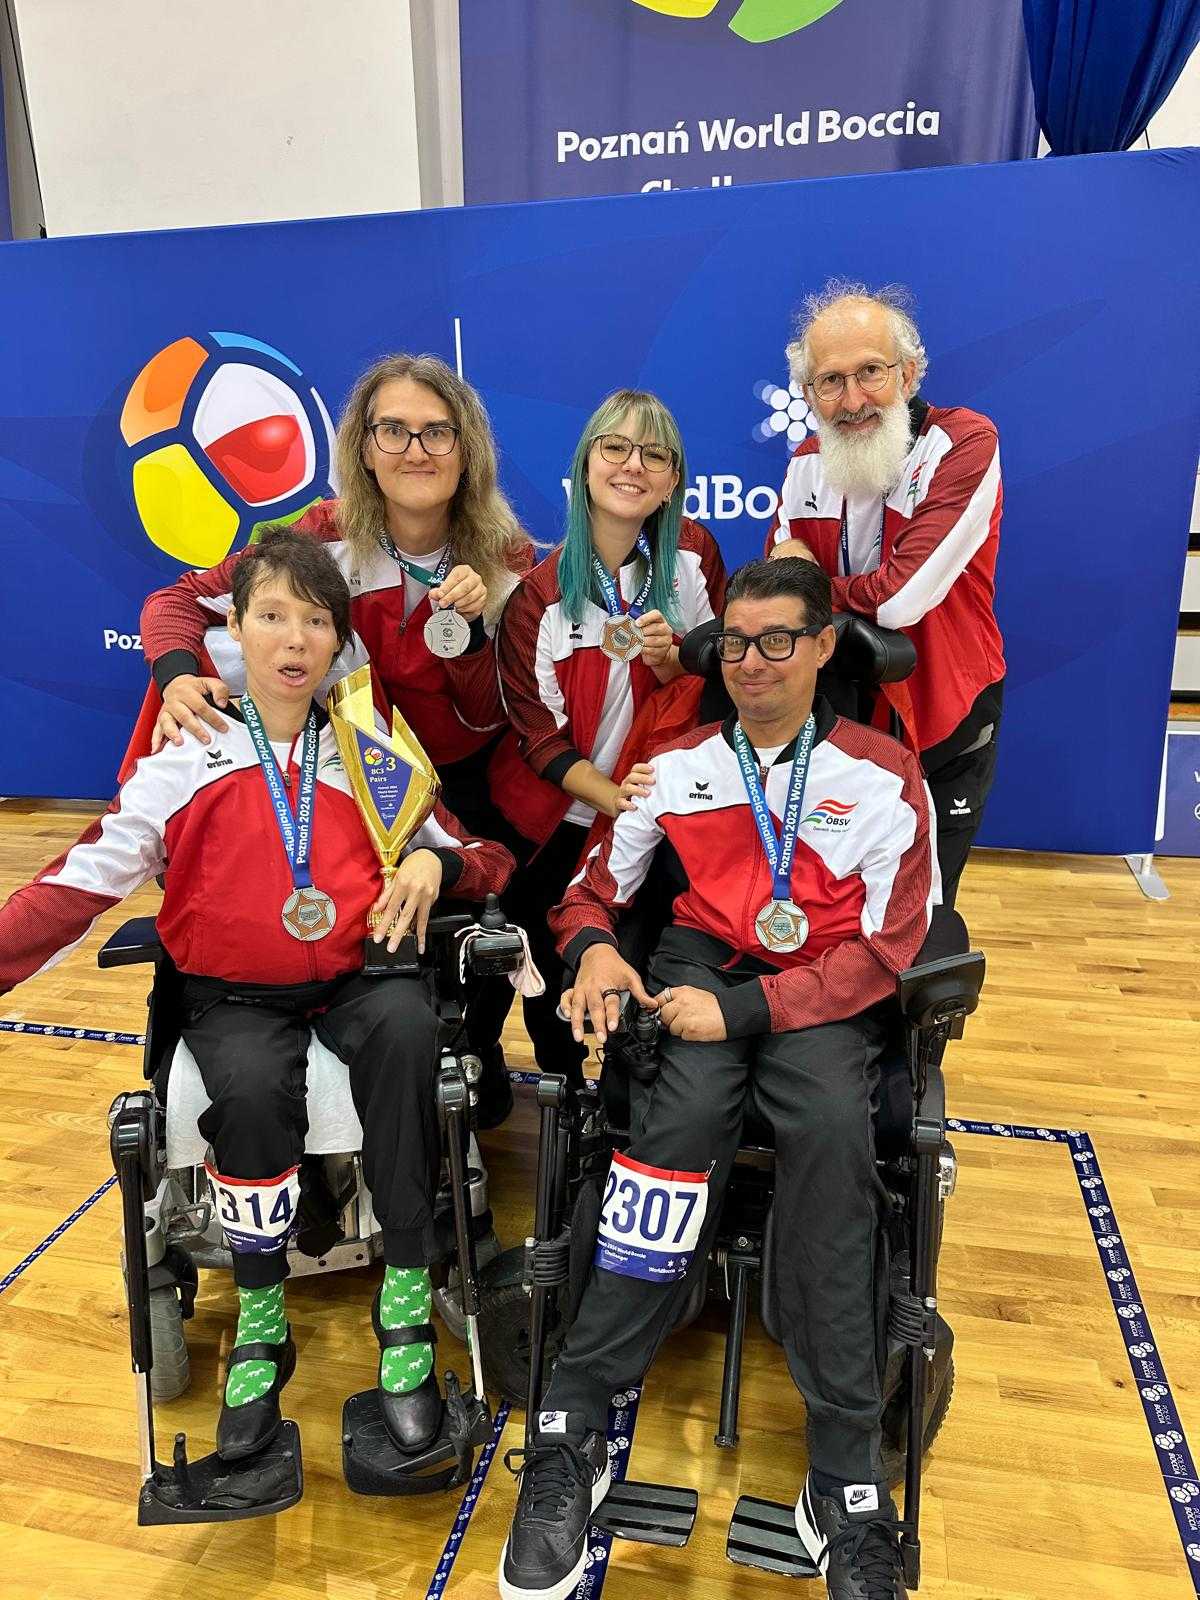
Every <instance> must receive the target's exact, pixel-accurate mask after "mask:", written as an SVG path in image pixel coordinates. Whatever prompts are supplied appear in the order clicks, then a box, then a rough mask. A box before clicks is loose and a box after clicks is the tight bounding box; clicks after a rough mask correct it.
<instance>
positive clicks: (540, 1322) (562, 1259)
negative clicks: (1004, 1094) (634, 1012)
mask: <svg viewBox="0 0 1200 1600" xmlns="http://www.w3.org/2000/svg"><path fill="white" fill-rule="evenodd" d="M984 974H985V959H984V957H983V955H982V954H981V953H980V952H978V951H967V952H965V953H963V954H959V955H951V956H946V957H941V958H938V959H934V960H930V961H927V962H923V963H920V964H918V965H916V966H914V967H912V968H910V969H909V970H908V971H906V972H904V973H902V974H901V975H900V977H899V978H898V980H897V1000H898V1002H899V1010H900V1015H901V1017H902V1019H903V1023H904V1026H905V1031H906V1039H905V1044H906V1051H905V1054H906V1064H907V1068H908V1078H909V1086H910V1089H911V1094H912V1108H911V1119H910V1124H909V1133H908V1143H907V1149H906V1151H905V1152H904V1153H903V1154H902V1155H901V1156H900V1157H899V1158H898V1161H897V1162H896V1163H895V1165H896V1168H897V1171H898V1172H900V1173H901V1174H902V1175H903V1176H906V1177H907V1178H908V1180H909V1185H908V1195H907V1197H905V1202H906V1204H907V1207H908V1214H907V1223H908V1228H909V1235H908V1270H907V1282H906V1285H905V1286H904V1288H903V1289H902V1290H901V1292H899V1293H897V1291H896V1287H895V1285H894V1283H893V1284H891V1285H889V1315H888V1328H887V1331H888V1339H889V1344H891V1343H893V1342H895V1343H897V1344H898V1345H899V1346H900V1347H901V1349H902V1351H906V1358H905V1359H904V1361H903V1367H902V1371H901V1375H900V1381H901V1383H902V1384H906V1386H907V1429H906V1433H907V1438H906V1442H905V1452H904V1457H905V1459H904V1516H903V1518H902V1519H901V1521H900V1524H899V1527H900V1549H901V1558H902V1562H903V1570H904V1577H905V1582H906V1584H907V1586H908V1587H909V1588H912V1589H916V1588H918V1587H919V1585H920V1572H921V1547H920V1506H921V1477H922V1466H923V1452H924V1447H925V1444H926V1442H927V1441H926V1427H927V1423H928V1420H929V1418H928V1412H927V1395H928V1390H929V1375H930V1370H931V1366H932V1363H933V1361H934V1358H935V1354H936V1352H937V1350H938V1347H939V1343H940V1342H941V1341H939V1326H940V1327H941V1328H944V1327H945V1324H944V1323H940V1319H939V1316H938V1302H937V1260H938V1250H939V1246H940V1236H941V1227H940V1219H941V1204H942V1201H943V1200H944V1199H945V1198H946V1197H947V1196H948V1195H949V1193H950V1192H952V1190H953V1182H954V1172H955V1164H954V1153H953V1150H952V1149H951V1147H950V1145H949V1144H948V1143H947V1141H946V1137H945V1085H944V1080H943V1077H942V1071H941V1060H942V1056H943V1054H944V1051H945V1047H946V1044H947V1042H948V1041H949V1040H950V1039H951V1038H961V1037H962V1034H963V1028H964V1024H965V1021H966V1018H967V1017H968V1016H969V1015H970V1014H971V1013H972V1012H973V1011H974V1010H975V1009H976V1006H977V1005H978V1002H979V993H980V990H981V988H982V985H983V979H984ZM644 1048H645V1046H644V1045H643V1046H642V1049H643V1050H644ZM635 1071H636V1068H635ZM538 1106H539V1112H540V1128H539V1141H538V1167H537V1191H536V1205H535V1220H534V1234H533V1237H532V1238H531V1239H530V1240H528V1241H527V1243H526V1247H525V1252H524V1266H523V1275H522V1282H523V1286H524V1288H525V1290H526V1293H527V1294H528V1296H529V1329H530V1332H529V1344H530V1349H529V1371H528V1381H527V1391H526V1420H525V1429H526V1445H527V1446H528V1445H531V1444H532V1438H533V1432H532V1430H533V1419H534V1418H535V1417H536V1415H537V1412H538V1409H539V1404H540V1399H541V1393H542V1384H543V1376H544V1370H545V1365H546V1344H547V1340H548V1337H549V1333H550V1329H551V1323H552V1321H553V1319H554V1316H555V1313H556V1311H557V1309H558V1304H557V1301H558V1296H559V1295H561V1294H562V1293H563V1291H564V1290H565V1289H566V1287H567V1285H568V1283H569V1279H570V1259H569V1258H570V1243H571V1231H570V1223H569V1214H570V1210H571V1206H572V1202H573V1200H574V1196H575V1195H576V1194H577V1193H578V1191H579V1189H580V1188H581V1186H582V1185H583V1183H585V1182H586V1181H587V1179H588V1178H589V1176H592V1175H594V1174H595V1173H597V1172H598V1171H599V1169H600V1167H601V1166H602V1164H603V1159H604V1158H606V1157H607V1155H608V1152H609V1151H610V1150H611V1148H612V1140H613V1138H614V1136H615V1138H616V1139H620V1138H622V1137H624V1135H623V1133H622V1131H621V1130H617V1129H613V1128H612V1127H611V1126H610V1125H609V1123H608V1119H607V1113H606V1109H605V1104H604V1099H603V1092H602V1089H601V1086H600V1084H589V1085H587V1086H585V1088H584V1089H583V1091H582V1092H580V1091H576V1090H573V1089H571V1088H570V1086H569V1085H568V1084H567V1081H566V1079H565V1078H557V1077H544V1078H543V1079H542V1082H541V1083H540V1084H539V1085H538ZM743 1153H746V1152H745V1151H743V1152H739V1155H741V1154H743ZM748 1153H749V1154H750V1155H751V1156H754V1157H760V1158H761V1156H762V1155H763V1154H764V1153H765V1152H764V1151H763V1150H762V1148H761V1147H750V1150H749V1152H748ZM732 1192H733V1187H732V1184H731V1188H730V1191H727V1194H726V1201H725V1207H726V1209H727V1208H728V1205H729V1200H730V1196H731V1194H732ZM724 1215H725V1211H723V1218H724ZM725 1231H726V1234H728V1233H729V1232H730V1231H731V1230H729V1229H726V1230H725ZM719 1237H720V1235H718V1239H719ZM718 1249H719V1246H718ZM715 1253H716V1252H715ZM710 1259H712V1258H711V1257H710ZM762 1261H763V1250H762V1243H761V1233H760V1236H759V1241H758V1243H757V1247H755V1243H754V1241H753V1239H752V1238H751V1236H750V1233H749V1232H747V1233H744V1234H738V1236H737V1237H736V1240H735V1245H734V1248H733V1249H729V1248H728V1247H726V1256H725V1260H724V1261H723V1262H722V1261H720V1260H719V1261H718V1264H719V1265H723V1266H727V1267H728V1268H729V1269H730V1270H731V1272H732V1287H731V1290H730V1292H729V1293H728V1295H727V1298H728V1299H729V1302H730V1313H729V1322H728V1331H727V1335H726V1348H725V1361H724V1370H723V1375H722V1389H721V1419H720V1424H719V1427H718V1432H717V1434H716V1436H715V1443H716V1444H717V1445H718V1446H721V1447H724V1448H732V1447H733V1446H734V1445H736V1443H737V1410H738V1398H739V1391H740V1383H741V1356H742V1342H743V1337H744V1332H745V1323H746V1313H747V1309H748V1300H749V1279H750V1275H751V1274H752V1273H753V1272H754V1271H756V1270H760V1269H761V1267H762ZM706 1266H707V1264H705V1267H704V1268H701V1269H700V1271H699V1274H698V1282H699V1284H700V1285H703V1283H704V1274H705V1270H706ZM702 1299H703V1288H701V1289H700V1293H699V1296H697V1295H696V1294H695V1293H694V1292H693V1295H692V1298H691V1300H690V1301H687V1302H685V1307H684V1316H683V1317H681V1319H680V1322H679V1323H677V1324H676V1326H677V1327H678V1326H681V1325H683V1324H684V1323H685V1322H686V1321H688V1320H690V1316H689V1315H688V1313H690V1314H691V1315H695V1313H696V1312H697V1311H698V1310H699V1307H700V1303H701V1301H702ZM946 1331H947V1333H948V1330H946ZM944 1381H949V1379H948V1375H946V1377H945V1379H944ZM886 1398H887V1397H885V1400H886ZM900 1398H901V1400H903V1398H904V1396H903V1395H901V1397H900ZM947 1399H948V1396H947ZM939 1423H940V1419H939ZM934 1432H936V1427H935V1429H934ZM930 1442H931V1441H930ZM619 1491H620V1492H619V1494H617V1495H614V1496H611V1497H610V1499H609V1500H606V1501H605V1503H604V1505H602V1506H601V1507H600V1508H599V1509H598V1511H597V1513H596V1517H595V1521H596V1523H597V1525H599V1526H601V1527H604V1528H606V1529H607V1530H608V1531H609V1532H610V1533H612V1534H614V1535H616V1536H617V1537H620V1538H626V1539H634V1540H638V1541H642V1542H649V1543H655V1544H672V1545H682V1544H684V1543H686V1541H687V1538H688V1536H689V1535H690V1533H691V1527H692V1523H693V1522H694V1519H695V1506H696V1496H695V1494H694V1492H693V1491H690V1490H684V1489H680V1488H675V1487H671V1486H666V1485H660V1484H646V1483H634V1482H630V1481H629V1480H626V1481H625V1482H624V1483H622V1484H621V1485H620V1486H619ZM726 1553H727V1554H728V1556H729V1558H730V1559H731V1560H732V1561H734V1562H736V1563H738V1564H741V1565H747V1566H757V1567H763V1568H765V1569H766V1570H769V1571H775V1572H780V1573H786V1574H789V1575H791V1576H796V1577H815V1576H816V1575H817V1574H816V1570H815V1569H814V1567H813V1566H812V1564H811V1562H810V1561H809V1559H808V1557H807V1555H806V1553H805V1552H804V1550H803V1547H802V1546H801V1544H800V1541H799V1538H798V1535H797V1534H796V1530H795V1522H794V1519H793V1517H792V1510H791V1508H790V1507H781V1506H777V1505H775V1504H774V1503H773V1502H770V1501H765V1500H760V1499H757V1498H756V1497H754V1496H749V1495H743V1496H742V1497H741V1498H740V1499H739V1501H738V1503H737V1506H736V1507H735V1509H734V1513H733V1517H732V1519H731V1521H730V1528H729V1536H728V1541H727V1546H726Z"/></svg>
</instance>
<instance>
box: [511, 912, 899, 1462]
mask: <svg viewBox="0 0 1200 1600" xmlns="http://www.w3.org/2000/svg"><path fill="white" fill-rule="evenodd" d="M715 943H716V942H715V941H712V940H706V939H705V938H704V936H703V935H698V934H691V933H689V932H688V931H687V930H684V929H668V930H667V932H666V933H665V934H664V935H663V940H662V943H661V944H660V946H659V948H658V951H657V952H656V954H655V956H654V959H653V961H652V962H651V968H650V971H651V978H652V980H653V987H654V989H655V990H656V991H657V990H658V989H661V988H662V987H663V986H664V985H665V984H672V985H676V986H678V985H680V984H692V985H694V986H695V987H697V988H702V989H707V990H709V991H710V992H714V993H716V992H720V990H721V989H722V988H723V987H725V986H726V985H728V984H730V983H731V982H736V981H741V980H742V979H744V977H745V976H746V974H745V973H740V974H739V973H737V972H734V973H729V972H725V971H722V970H721V969H720V968H719V966H717V965H715V964H714V963H715V961H716V960H719V956H714V955H713V953H712V947H713V946H714V945H715ZM885 1037H886V1028H885V1024H884V1022H883V1021H882V1020H881V1019H880V1018H879V1017H878V1016H877V1015H876V1014H875V1013H872V1012H865V1013H863V1014H862V1015H860V1016H857V1017H851V1018H848V1019H847V1020H846V1021H844V1022H837V1023H831V1024H828V1025H826V1026H823V1027H817V1028H806V1029H802V1030H799V1031H795V1032H791V1033H778V1034H763V1035H760V1036H758V1037H756V1038H751V1039H732V1040H727V1041H724V1042H722V1043H714V1044H689V1043H687V1042H685V1041H684V1040H681V1039H675V1038H670V1037H668V1036H664V1039H663V1044H662V1049H661V1070H660V1072H659V1075H658V1077H657V1078H656V1079H655V1081H654V1082H653V1084H651V1085H650V1086H649V1089H648V1090H646V1091H644V1098H643V1099H642V1101H641V1102H640V1103H639V1102H638V1101H637V1100H636V1099H635V1106H634V1110H633V1117H632V1125H633V1139H632V1142H631V1144H630V1146H629V1152H628V1153H629V1154H630V1155H631V1156H632V1157H633V1158H634V1159H635V1160H637V1161H641V1162H645V1163H646V1164H647V1165H650V1166H655V1167H665V1168H668V1169H675V1170H685V1171H690V1172H703V1171H705V1170H706V1169H707V1168H708V1166H709V1164H710V1163H713V1167H712V1173H711V1176H710V1177H709V1180H708V1186H709V1201H708V1210H707V1214H706V1218H705V1224H704V1230H703V1232H702V1234H701V1237H700V1243H699V1245H698V1248H697V1250H696V1254H695V1256H694V1257H693V1261H692V1267H691V1272H693V1273H694V1272H696V1271H699V1270H702V1266H703V1262H704V1259H705V1257H706V1256H707V1254H708V1250H709V1247H710V1246H711V1244H712V1240H713V1236H714V1233H715V1231H716V1226H717V1221H718V1218H719V1214H720V1209H721V1200H722V1197H723V1195H724V1192H725V1186H726V1184H727V1182H728V1180H729V1173H730V1170H731V1167H732V1165H733V1159H734V1156H735V1155H736V1153H737V1148H738V1143H739V1140H740V1137H741V1131H742V1118H743V1113H744V1112H745V1111H746V1110H747V1109H748V1105H750V1104H752V1105H753V1106H754V1107H755V1108H756V1109H757V1111H758V1112H759V1113H760V1114H761V1115H762V1116H763V1117H764V1118H765V1120H766V1121H767V1122H768V1123H769V1124H770V1126H771V1127H772V1129H773V1130H774V1133H775V1148H776V1165H775V1226H774V1238H775V1251H776V1259H775V1262H774V1266H775V1272H776V1279H777V1283H778V1287H779V1309H780V1319H781V1322H782V1325H783V1327H784V1328H785V1329H786V1333H785V1336H784V1350H785V1353H786V1355H787V1363H788V1367H789V1370H790V1371H791V1375H792V1378H793V1379H794V1381H795V1383H796V1386H797V1388H798V1389H799V1390H800V1392H801V1394H802V1395H803V1396H804V1399H805V1403H806V1405H807V1407H808V1416H809V1426H810V1434H809V1437H810V1446H811V1453H812V1461H813V1465H814V1466H816V1467H817V1468H818V1469H819V1470H821V1471H823V1472H826V1473H829V1474H831V1475H833V1476H835V1477H839V1478H844V1479H846V1480H847V1481H848V1482H866V1481H871V1480H874V1479H878V1478H879V1477H880V1476H881V1468H880V1460H879V1450H880V1437H881V1435H880V1416H881V1411H882V1390H881V1365H880V1341H879V1340H878V1338H877V1324H876V1316H877V1301H878V1291H879V1290H880V1287H881V1286H880V1285H879V1284H878V1283H877V1281H876V1278H877V1270H878V1251H877V1244H878V1231H879V1230H878V1219H879V1213H880V1208H881V1205H882V1204H883V1203H884V1198H883V1190H882V1186H881V1185H880V1183H879V1181H878V1178H877V1177H876V1173H875V1150H874V1131H873V1123H872V1114H873V1109H874V1102H875V1094H876V1090H877V1086H878V1082H879V1071H878V1066H877V1064H876V1063H877V1060H878V1056H879V1053H880V1050H881V1049H882V1047H883V1044H884V1041H885ZM636 1088H637V1086H635V1094H636ZM689 1276H690V1274H689ZM687 1290H688V1280H687V1279H684V1280H682V1281H680V1282H679V1283H675V1284H660V1283H651V1282H646V1281H644V1280H642V1279H640V1278H629V1277H623V1276H619V1275H618V1274H616V1273H613V1272H609V1271H601V1270H599V1269H597V1268H595V1267H593V1268H592V1269H591V1272H590V1274H589V1277H588V1281H587V1284H586V1287H585V1289H584V1294H583V1299H582V1303H581V1305H580V1309H579V1313H578V1316H577V1317H576V1320H575V1322H574V1323H573V1325H572V1326H571V1328H570V1330H569V1332H568V1334H567V1338H566V1342H565V1345H564V1348H563V1351H562V1354H561V1355H560V1356H559V1358H558V1362H557V1365H556V1367H555V1369H554V1374H553V1376H552V1378H551V1381H550V1385H549V1388H548V1390H547V1393H546V1397H545V1400H544V1401H543V1404H544V1406H545V1407H546V1409H547V1410H559V1411H575V1412H582V1413H583V1414H584V1416H585V1417H586V1420H587V1426H588V1427H590V1428H602V1427H603V1426H604V1424H605V1419H606V1416H607V1406H608V1398H609V1396H610V1394H611V1393H612V1392H613V1391H614V1390H616V1389H622V1388H626V1387H628V1386H629V1385H630V1384H635V1383H637V1382H639V1381H640V1379H641V1377H642V1375H643V1374H644V1372H645V1371H646V1368H647V1367H648V1366H649V1364H650V1362H651V1360H652V1359H653V1357H654V1354H655V1351H656V1350H657V1349H658V1346H659V1344H660V1343H661V1342H662V1340H663V1339H664V1338H665V1336H666V1335H667V1334H668V1333H669V1332H670V1329H671V1327H672V1324H673V1322H674V1320H675V1318H676V1316H677V1314H678V1310H679V1308H680V1305H681V1304H682V1301H683V1299H684V1298H685V1297H686V1294H687Z"/></svg>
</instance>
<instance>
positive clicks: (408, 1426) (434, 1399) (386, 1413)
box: [371, 1284, 445, 1455]
mask: <svg viewBox="0 0 1200 1600" xmlns="http://www.w3.org/2000/svg"><path fill="white" fill-rule="evenodd" d="M382 1296H383V1285H382V1284H380V1286H379V1288H378V1289H377V1290H376V1291H375V1300H374V1303H373V1304H372V1306H371V1326H372V1327H373V1328H374V1329H375V1337H376V1338H377V1339H378V1340H379V1379H378V1382H379V1388H378V1394H379V1409H380V1411H381V1412H382V1414H383V1425H384V1427H385V1428H386V1429H387V1431H388V1435H389V1437H390V1438H391V1441H392V1443H393V1444H394V1445H395V1446H396V1449H397V1450H401V1451H403V1452H404V1454H405V1455H416V1454H417V1453H418V1452H419V1451H421V1450H424V1449H426V1448H428V1446H429V1445H431V1444H432V1443H433V1441H434V1440H435V1439H436V1438H437V1436H438V1434H439V1433H440V1432H441V1431H442V1413H443V1411H444V1410H445V1403H444V1401H443V1400H442V1391H441V1390H440V1389H439V1388H438V1381H437V1375H436V1373H433V1372H431V1373H430V1374H429V1376H428V1377H427V1378H425V1379H424V1381H423V1382H422V1383H419V1384H418V1385H417V1387H416V1388H415V1389H410V1390H409V1391H408V1393H407V1394H393V1393H392V1392H391V1391H390V1390H387V1389H385V1388H384V1387H383V1352H384V1351H385V1350H395V1349H398V1348H400V1347H401V1346H403V1345H408V1344H428V1345H436V1344H437V1330H436V1329H435V1328H434V1326H433V1324H432V1322H418V1323H417V1324H416V1325H415V1326H413V1327H411V1328H385V1327H384V1326H383V1323H382V1322H381V1321H380V1320H379V1302H380V1300H381V1298H382Z"/></svg>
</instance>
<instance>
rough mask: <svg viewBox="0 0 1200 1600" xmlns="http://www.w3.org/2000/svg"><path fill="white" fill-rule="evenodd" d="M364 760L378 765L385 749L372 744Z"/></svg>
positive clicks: (372, 764) (375, 765) (365, 752)
mask: <svg viewBox="0 0 1200 1600" xmlns="http://www.w3.org/2000/svg"><path fill="white" fill-rule="evenodd" d="M255 559H256V560H257V559H258V558H257V557H255ZM363 760H364V761H365V762H366V764H367V766H369V767H377V766H378V765H379V763H380V762H381V761H382V760H383V751H382V750H380V749H379V747H378V745H371V746H370V748H369V749H367V750H364V751H363Z"/></svg>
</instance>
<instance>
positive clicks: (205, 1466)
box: [138, 1421, 304, 1527]
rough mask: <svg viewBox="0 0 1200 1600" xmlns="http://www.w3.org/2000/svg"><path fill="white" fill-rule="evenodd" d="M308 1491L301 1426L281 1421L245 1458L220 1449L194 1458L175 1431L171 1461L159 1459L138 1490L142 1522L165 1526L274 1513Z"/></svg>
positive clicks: (144, 1524) (139, 1517)
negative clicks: (255, 1451)
mask: <svg viewBox="0 0 1200 1600" xmlns="http://www.w3.org/2000/svg"><path fill="white" fill-rule="evenodd" d="M303 1493H304V1465H303V1462H302V1460H301V1456H300V1430H299V1428H298V1427H297V1426H296V1424H295V1423H294V1422H286V1421H285V1422H284V1423H282V1424H281V1426H280V1429H279V1432H278V1433H277V1434H276V1436H275V1438H274V1439H273V1440H272V1441H271V1443H270V1444H269V1445H267V1446H266V1447H265V1449H262V1450H260V1451H259V1452H258V1454H257V1455H253V1456H249V1457H247V1458H246V1460H244V1461H222V1459H221V1457H220V1456H219V1455H218V1454H217V1453H216V1451H215V1450H214V1451H213V1453H212V1454H211V1455H207V1456H203V1457H201V1459H200V1460H199V1461H189V1460H188V1458H187V1447H186V1445H185V1443H184V1436H183V1434H182V1433H177V1434H176V1435H175V1456H174V1462H173V1464H172V1465H171V1466H169V1467H165V1466H163V1465H162V1463H161V1462H158V1461H156V1462H155V1463H154V1470H153V1472H152V1473H151V1474H150V1476H149V1477H148V1478H147V1479H146V1480H145V1482H144V1483H143V1484H142V1487H141V1491H140V1493H139V1495H138V1522H139V1524H140V1525H141V1526H142V1527H162V1526H165V1525H168V1524H170V1523H180V1522H237V1521H240V1520H241V1519H243V1518H246V1517H271V1516H274V1515H275V1513H276V1512H278V1511H286V1510H287V1509H288V1507H289V1506H294V1505H295V1504H296V1502H297V1501H298V1500H299V1499H300V1497H301V1495H302V1494H303Z"/></svg>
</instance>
